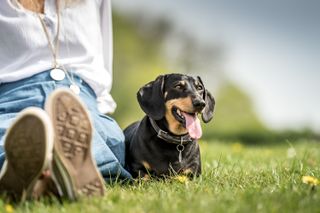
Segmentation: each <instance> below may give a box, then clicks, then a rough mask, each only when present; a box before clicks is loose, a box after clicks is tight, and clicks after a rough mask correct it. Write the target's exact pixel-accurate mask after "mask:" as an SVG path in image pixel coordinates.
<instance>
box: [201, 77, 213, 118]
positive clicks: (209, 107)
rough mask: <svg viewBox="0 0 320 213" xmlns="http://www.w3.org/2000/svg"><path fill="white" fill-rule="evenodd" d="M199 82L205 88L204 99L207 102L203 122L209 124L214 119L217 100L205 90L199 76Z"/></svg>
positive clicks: (202, 115)
mask: <svg viewBox="0 0 320 213" xmlns="http://www.w3.org/2000/svg"><path fill="white" fill-rule="evenodd" d="M197 78H198V81H199V82H200V83H201V84H202V86H203V88H204V93H203V99H204V101H205V102H206V106H205V107H204V109H203V111H202V114H201V117H202V120H203V122H205V123H208V122H209V121H211V119H212V118H213V111H214V106H215V100H214V98H213V97H212V95H211V93H210V92H209V91H208V90H207V89H205V87H204V84H203V82H202V80H201V78H200V77H199V76H197Z"/></svg>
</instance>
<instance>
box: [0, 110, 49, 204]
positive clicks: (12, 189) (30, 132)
mask: <svg viewBox="0 0 320 213" xmlns="http://www.w3.org/2000/svg"><path fill="white" fill-rule="evenodd" d="M4 137H5V145H4V146H5V147H4V148H5V153H6V161H5V163H4V165H3V167H2V170H1V174H0V192H1V193H5V194H7V195H8V196H9V198H10V199H12V200H13V201H24V200H26V199H30V198H32V190H33V186H34V184H35V183H36V181H37V180H38V177H39V176H40V175H41V173H42V171H43V170H44V169H45V168H46V167H47V166H48V163H49V161H50V158H51V157H52V147H53V128H52V123H51V121H50V118H49V117H48V115H47V113H46V112H44V111H43V110H42V109H39V108H34V107H30V108H27V109H25V110H23V111H22V112H21V113H20V114H19V115H18V116H17V118H16V120H15V121H14V123H13V124H12V125H11V127H10V128H9V129H8V130H7V132H6V135H5V136H4Z"/></svg>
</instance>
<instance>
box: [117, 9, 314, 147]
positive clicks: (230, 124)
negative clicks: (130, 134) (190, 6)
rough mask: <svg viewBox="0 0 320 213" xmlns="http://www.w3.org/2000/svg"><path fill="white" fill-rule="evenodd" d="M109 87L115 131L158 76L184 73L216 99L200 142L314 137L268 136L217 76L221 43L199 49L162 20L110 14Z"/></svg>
mask: <svg viewBox="0 0 320 213" xmlns="http://www.w3.org/2000/svg"><path fill="white" fill-rule="evenodd" d="M113 29H114V72H113V73H114V74H113V75H114V84H113V88H112V95H113V97H114V99H115V100H116V102H117V105H118V107H117V110H116V112H115V113H114V114H113V117H115V119H116V120H117V121H118V122H119V125H120V126H121V128H123V129H124V128H125V127H126V126H127V125H129V124H130V123H132V122H134V121H137V120H139V119H141V118H142V117H143V116H144V113H143V112H142V110H141V109H140V107H139V105H138V103H137V100H136V93H137V91H138V89H139V88H140V87H141V86H143V85H144V84H146V83H148V82H150V81H152V80H154V79H155V78H156V77H157V76H158V75H160V74H166V73H177V72H179V73H186V74H192V75H199V76H201V77H202V79H203V81H204V83H205V86H206V87H207V88H208V89H209V91H210V92H211V93H212V94H213V96H214V97H215V99H216V108H215V116H214V119H213V121H212V122H211V123H209V124H202V127H203V130H204V136H203V137H204V138H205V139H212V138H218V139H226V140H240V141H243V142H250V143H258V142H266V141H277V140H279V139H283V140H291V138H292V139H296V138H300V137H303V138H308V137H314V135H313V133H312V132H311V131H308V130H305V131H300V132H296V131H283V132H274V131H271V130H269V129H267V128H266V127H265V126H264V125H263V123H262V122H261V121H260V120H259V119H258V117H257V115H256V114H255V112H254V110H253V107H252V103H251V100H250V98H249V97H248V96H247V94H245V93H244V92H243V91H242V90H241V89H240V88H239V87H237V86H236V85H235V84H233V83H231V82H230V81H228V80H226V79H225V77H224V75H223V73H224V70H223V63H224V61H223V58H224V48H223V46H222V45H221V44H210V45H209V44H202V43H200V42H197V41H196V40H195V39H193V38H192V36H191V35H189V34H187V33H185V32H178V31H176V30H175V28H174V26H173V25H172V23H171V22H170V21H169V20H167V19H165V18H162V17H158V18H150V17H145V16H143V15H141V14H136V15H132V14H131V15H123V14H120V13H118V12H117V11H114V12H113Z"/></svg>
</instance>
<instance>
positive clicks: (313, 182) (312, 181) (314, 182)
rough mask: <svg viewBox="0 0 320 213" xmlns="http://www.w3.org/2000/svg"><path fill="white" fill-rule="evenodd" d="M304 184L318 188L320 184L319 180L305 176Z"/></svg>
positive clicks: (303, 178)
mask: <svg viewBox="0 0 320 213" xmlns="http://www.w3.org/2000/svg"><path fill="white" fill-rule="evenodd" d="M302 182H303V183H305V184H308V185H311V186H316V185H318V184H319V180H318V179H317V178H315V177H312V176H303V177H302Z"/></svg>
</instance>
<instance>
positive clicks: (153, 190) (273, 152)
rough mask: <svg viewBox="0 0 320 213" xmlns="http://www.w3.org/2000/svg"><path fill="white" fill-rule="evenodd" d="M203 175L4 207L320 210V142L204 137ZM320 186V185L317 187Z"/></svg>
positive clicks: (38, 209)
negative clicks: (313, 181)
mask: <svg viewBox="0 0 320 213" xmlns="http://www.w3.org/2000/svg"><path fill="white" fill-rule="evenodd" d="M200 145H201V151H202V163H203V174H202V176H201V177H200V178H197V179H195V180H192V181H188V180H186V179H185V178H184V177H183V176H179V177H178V178H175V179H168V180H163V181H155V180H151V181H137V182H136V183H135V184H132V185H121V184H117V183H115V184H112V185H108V186H107V191H108V193H107V195H106V196H105V197H103V198H94V199H83V200H80V201H79V202H74V203H69V202H66V201H65V202H64V203H63V204H59V203H58V202H53V203H49V202H48V201H40V202H27V203H25V204H23V205H19V206H10V205H8V204H6V203H3V201H0V212H24V213H25V212H59V213H60V212H71V213H72V212H281V213H282V212H304V213H305V212H320V185H319V186H312V185H308V184H305V183H303V181H302V177H303V176H312V177H317V178H320V166H319V165H320V164H319V163H320V142H316V141H295V142H292V143H289V142H279V143H278V144H275V143H273V144H269V145H263V146H258V145H243V144H240V143H237V142H234V143H232V142H221V141H220V142H218V141H211V142H205V141H201V142H200ZM318 187H319V188H318Z"/></svg>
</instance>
